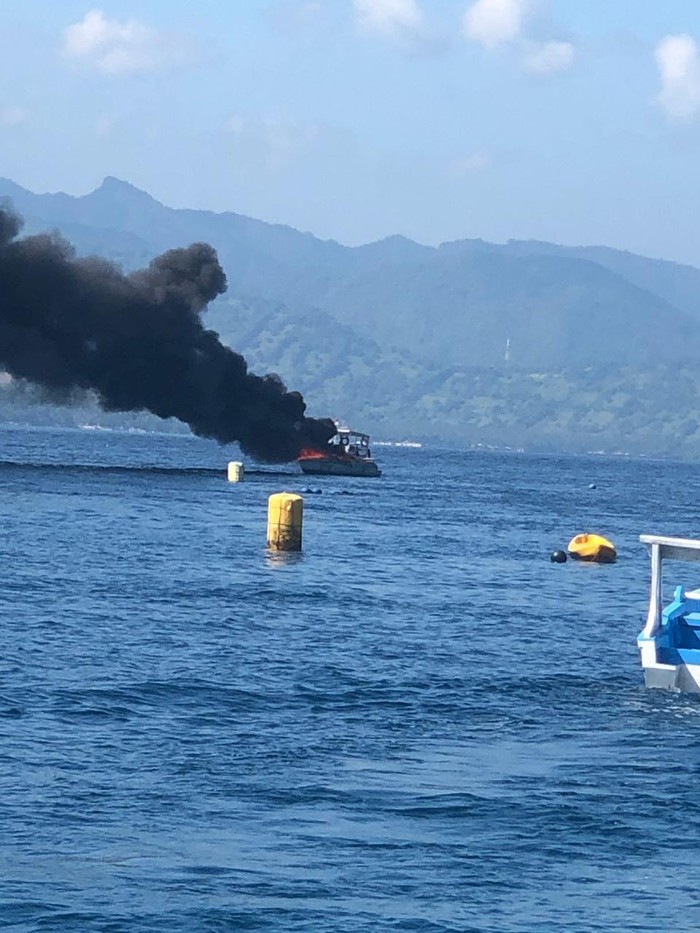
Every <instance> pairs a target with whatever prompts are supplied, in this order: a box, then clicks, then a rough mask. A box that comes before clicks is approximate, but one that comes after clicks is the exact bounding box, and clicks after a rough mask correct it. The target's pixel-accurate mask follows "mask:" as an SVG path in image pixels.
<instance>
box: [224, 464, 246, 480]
mask: <svg viewBox="0 0 700 933" xmlns="http://www.w3.org/2000/svg"><path fill="white" fill-rule="evenodd" d="M227 475H228V481H229V483H240V482H242V481H243V477H244V476H245V467H244V466H243V464H242V463H240V462H239V461H238V460H232V461H231V462H230V463H229V465H228V474H227Z"/></svg>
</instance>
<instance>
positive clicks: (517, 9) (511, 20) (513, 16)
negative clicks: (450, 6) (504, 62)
mask: <svg viewBox="0 0 700 933" xmlns="http://www.w3.org/2000/svg"><path fill="white" fill-rule="evenodd" d="M530 6H531V3H530V0H476V2H475V3H473V4H472V5H471V6H470V7H469V9H468V10H467V12H466V13H465V14H464V19H463V21H462V30H463V32H464V35H465V36H466V38H467V39H473V40H474V41H475V42H481V44H482V45H485V46H486V48H487V49H493V48H495V47H496V46H497V45H501V44H502V43H504V42H514V41H515V40H516V39H517V38H518V37H519V36H520V33H521V30H522V28H523V22H524V20H525V17H526V16H527V14H528V13H529V8H530Z"/></svg>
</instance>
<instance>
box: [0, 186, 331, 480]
mask: <svg viewBox="0 0 700 933" xmlns="http://www.w3.org/2000/svg"><path fill="white" fill-rule="evenodd" d="M21 227H22V221H21V219H20V218H19V217H18V216H17V214H16V213H14V211H13V210H12V209H11V208H10V207H8V206H6V205H5V206H2V207H0V368H4V369H5V370H6V371H7V372H9V373H10V375H12V376H14V377H16V378H18V379H22V380H27V381H28V382H31V383H34V384H36V385H39V386H41V387H42V390H43V392H44V394H45V395H47V396H48V398H49V399H51V400H53V401H55V402H62V403H65V402H66V401H68V400H69V399H70V398H71V397H74V396H75V394H76V393H80V392H81V391H92V392H94V393H95V395H96V396H97V399H98V401H99V403H100V405H101V407H102V408H103V409H104V410H105V411H150V412H153V414H155V415H157V416H158V417H159V418H177V419H178V420H180V421H182V422H184V423H185V424H187V425H189V427H190V429H191V430H192V431H193V432H194V433H195V434H198V435H199V436H201V437H209V438H214V439H215V440H217V441H219V442H220V443H222V444H228V443H231V442H233V441H237V442H238V443H239V444H240V446H241V449H242V450H243V451H244V452H245V453H248V454H250V455H251V456H253V457H255V458H256V459H258V460H263V461H267V462H285V461H288V460H294V459H295V458H296V457H297V455H298V454H299V452H300V450H301V449H302V448H304V447H318V446H323V445H325V443H326V441H327V440H328V439H329V438H330V437H331V436H332V435H333V433H334V431H335V427H334V425H333V422H332V421H330V420H327V419H321V420H317V419H313V418H307V417H306V416H305V414H304V412H305V410H306V404H305V402H304V400H303V398H302V397H301V395H300V394H299V393H298V392H288V391H287V390H286V388H285V386H284V385H283V383H282V382H281V380H280V379H279V377H278V376H274V375H270V376H256V375H253V374H252V373H249V372H248V367H247V365H246V362H245V360H244V359H243V357H242V356H240V355H239V354H238V353H234V352H233V350H231V349H230V348H228V347H225V346H224V345H223V344H222V343H221V341H220V340H219V337H218V335H217V334H216V333H214V331H211V330H207V329H206V328H205V327H204V326H203V324H202V321H201V319H200V313H201V312H202V311H203V309H204V308H205V307H206V305H207V303H208V302H210V301H211V300H212V299H213V298H216V296H217V295H220V294H222V293H223V292H224V291H225V290H226V276H225V274H224V271H223V269H222V268H221V266H220V265H219V261H218V258H217V255H216V252H215V250H214V249H213V248H212V247H211V246H209V245H208V244H206V243H195V244H193V245H192V246H189V247H188V248H187V249H173V250H169V251H168V252H166V253H164V254H163V255H162V256H158V257H157V258H156V259H154V260H153V261H152V262H151V264H150V265H149V266H148V268H147V269H142V270H140V271H138V272H134V273H131V274H125V273H124V272H123V271H122V270H121V269H119V268H118V267H117V266H115V265H113V264H112V263H110V262H107V261H106V260H102V259H97V258H94V257H90V258H87V259H82V258H77V257H76V255H75V252H74V250H73V248H72V247H71V246H70V245H69V244H68V243H66V241H65V240H63V239H62V238H61V237H60V236H58V235H57V234H41V235H39V236H30V237H23V238H19V233H20V230H21Z"/></svg>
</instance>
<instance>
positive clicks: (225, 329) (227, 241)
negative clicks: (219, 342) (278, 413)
mask: <svg viewBox="0 0 700 933" xmlns="http://www.w3.org/2000/svg"><path fill="white" fill-rule="evenodd" d="M0 197H2V198H6V199H9V200H10V201H11V202H12V204H14V206H15V207H16V209H17V210H18V211H19V213H21V214H22V215H23V217H24V218H25V230H24V232H25V233H27V234H32V233H36V232H40V231H44V230H47V229H56V230H58V231H59V232H60V233H61V234H63V235H64V236H65V237H66V238H67V239H68V240H69V241H70V242H71V243H72V244H73V245H74V246H75V248H76V250H77V251H78V253H80V254H90V253H96V254H98V255H101V256H104V257H106V258H109V259H111V260H113V261H115V262H117V263H119V264H120V265H122V266H124V267H125V268H126V269H134V268H138V267H141V266H143V265H145V264H147V263H148V262H149V261H150V259H152V258H153V257H154V256H155V255H157V254H159V253H161V252H163V251H164V250H166V249H169V248H172V247H176V246H186V245H188V244H189V243H191V242H194V241H200V240H202V241H206V242H209V243H211V244H212V245H213V246H214V247H215V248H216V249H217V251H218V253H219V257H220V260H221V262H222V265H223V266H224V269H225V270H226V273H227V276H228V280H229V291H228V293H227V295H225V296H224V297H223V298H222V299H220V300H219V301H217V302H216V303H215V304H214V305H213V306H212V307H211V309H210V310H209V311H208V312H207V315H208V318H207V320H208V321H209V322H210V325H211V326H213V327H214V328H215V329H217V330H218V331H219V332H220V333H221V334H222V336H223V337H224V338H226V339H227V340H228V341H229V342H230V343H231V344H232V345H233V346H234V347H235V349H237V350H239V351H240V352H242V353H243V354H244V355H245V356H246V357H247V358H248V359H249V360H250V361H251V365H252V367H253V368H256V369H265V370H267V369H271V370H275V371H278V372H279V373H280V374H281V375H282V377H283V378H284V379H285V381H286V382H288V384H289V385H291V386H292V387H294V388H299V389H300V390H301V391H303V392H304V394H305V396H306V397H307V400H308V401H309V403H310V404H311V405H313V408H314V413H317V414H324V413H328V411H329V409H330V413H331V414H338V415H341V416H343V417H350V416H352V417H355V418H358V419H362V420H363V423H366V424H367V425H368V426H369V427H370V429H372V428H373V427H380V428H386V429H387V430H390V429H392V428H393V426H395V427H396V430H400V431H401V433H402V434H403V435H405V436H409V435H410V426H411V424H412V423H414V422H415V423H417V422H418V420H420V421H421V424H422V426H423V428H422V429H423V430H424V431H425V430H426V429H427V428H428V427H429V426H430V424H433V423H434V427H435V435H436V436H440V434H441V432H443V433H445V436H450V437H454V436H456V435H458V434H459V432H460V425H466V424H467V422H469V419H468V418H466V416H465V413H464V410H463V402H464V398H463V397H460V395H459V393H462V394H464V393H465V392H467V391H468V392H469V393H474V392H475V393H476V395H474V398H475V399H477V400H478V399H480V398H482V397H483V398H496V397H497V398H498V399H500V401H498V402H497V403H496V402H494V405H496V406H497V407H498V406H501V405H503V404H508V405H516V400H515V396H512V392H516V393H523V392H524V393H527V392H530V391H531V390H532V391H534V386H535V383H533V382H532V380H529V381H528V379H529V377H528V378H525V377H527V373H530V372H534V373H550V374H551V373H563V372H566V373H568V374H569V375H568V376H566V377H565V379H566V380H567V385H569V387H570V394H571V393H572V392H574V391H575V390H574V389H573V388H572V387H573V386H576V385H578V384H579V380H580V384H581V386H582V387H585V386H586V379H587V378H588V377H586V376H585V375H583V374H584V373H585V372H586V371H587V370H591V367H593V368H594V370H595V372H596V373H598V376H597V377H596V378H599V377H600V372H601V367H602V368H603V370H604V371H605V373H606V374H607V375H611V378H612V380H613V381H612V382H610V381H609V380H607V375H606V381H605V384H606V386H608V389H607V390H606V391H607V392H608V394H609V393H610V392H612V393H613V394H615V393H614V378H615V377H614V373H615V372H618V371H620V369H621V368H622V367H624V368H625V373H626V376H625V379H626V385H627V387H628V388H627V389H625V392H627V393H628V394H630V392H631V396H630V397H631V399H632V401H633V399H634V390H630V392H628V389H629V386H630V385H634V384H636V377H635V376H634V371H635V367H636V368H638V370H639V372H640V373H643V372H644V370H645V369H648V368H649V367H658V366H661V367H664V366H666V367H674V366H681V367H683V368H684V372H688V369H689V367H692V366H693V365H694V362H695V360H696V359H697V358H698V357H699V356H700V270H697V269H695V268H693V267H690V266H683V265H679V264H676V263H673V262H669V261H667V260H659V259H648V258H645V257H642V256H637V255H635V254H632V253H628V252H624V251H621V250H615V249H611V248H609V247H605V246H595V247H593V246H589V247H566V246H559V245H556V244H552V243H542V242H538V241H517V240H510V241H508V242H507V243H504V244H492V243H488V242H485V241H483V240H460V241H453V242H448V243H443V244H441V245H440V246H438V247H432V246H426V245H423V244H420V243H416V242H414V241H412V240H409V239H407V238H405V237H402V236H399V235H395V236H390V237H387V238H386V239H384V240H380V241H377V242H374V243H368V244H365V245H363V246H358V247H346V246H343V245H341V244H340V243H337V242H335V241H333V240H321V239H318V238H317V237H315V236H313V235H312V234H310V233H303V232H300V231H298V230H295V229H294V228H292V227H288V226H284V225H276V224H269V223H266V222H264V221H260V220H255V219H253V218H250V217H245V216H243V215H240V214H236V213H233V212H225V213H214V212H211V211H203V210H190V209H173V208H169V207H167V206H165V205H163V204H161V203H160V202H158V201H157V200H156V199H154V198H152V197H151V196H150V195H149V194H147V193H146V192H143V191H141V190H139V189H138V188H135V187H134V186H133V185H130V184H128V183H127V182H124V181H120V180H119V179H116V178H111V177H108V178H106V179H105V180H104V181H103V183H102V184H101V185H100V186H99V187H98V188H97V189H96V190H95V191H93V192H91V193H89V194H87V195H84V196H82V197H73V196H70V195H67V194H64V193H55V194H34V193H32V192H30V191H27V190H26V189H24V188H22V187H20V186H19V185H17V184H15V183H14V182H12V181H10V180H7V179H0ZM280 335H284V336H283V337H281V336H280ZM478 372H482V373H483V375H482V376H480V377H478V379H477V377H476V376H475V375H474V374H476V373H478ZM517 373H523V374H524V378H523V379H522V380H521V379H520V378H514V377H515V375H516V374H517ZM576 374H580V375H576ZM472 377H474V378H472ZM640 378H641V376H640ZM474 379H476V381H474ZM465 380H466V381H465ZM504 380H505V381H506V382H507V384H508V386H509V387H510V388H509V389H508V393H506V395H504V394H503V391H502V389H503V384H505V383H504ZM559 384H560V383H559V382H558V381H557V379H554V381H553V382H551V385H552V386H555V385H556V386H558V385H559ZM467 385H468V386H469V388H468V390H467V388H466V386H467ZM480 385H482V386H483V392H484V393H485V394H483V396H482V395H479V392H481V391H482V389H481V388H479V386H480ZM498 385H500V386H501V388H497V386H498ZM547 385H550V382H549V381H547ZM514 387H515V388H514ZM540 388H541V386H540ZM540 388H538V389H537V392H538V393H540V394H539V395H538V394H537V393H535V396H533V398H535V397H536V399H540V396H541V392H540ZM552 392H553V393H554V395H556V393H557V392H559V389H556V390H555V389H552ZM494 393H495V395H494ZM623 394H624V393H623ZM567 397H568V396H567ZM571 397H573V395H572V396H571ZM606 397H607V396H601V399H600V404H601V405H603V407H605V405H606V404H607V403H606V402H605V398H606ZM616 397H621V396H619V393H618V396H616ZM506 398H507V399H509V400H510V401H504V399H506ZM409 400H410V401H409ZM540 401H541V399H540ZM540 401H537V404H540ZM691 403H692V404H691ZM475 404H478V405H480V404H481V402H478V401H477V402H476V403H475ZM552 404H553V401H552V399H549V400H547V402H546V406H545V407H546V410H547V411H548V412H549V413H550V414H549V417H551V413H552V411H553V409H552ZM596 404H597V403H596ZM610 404H611V405H612V402H610ZM615 404H617V405H618V409H619V411H618V410H617V409H615V410H614V411H613V413H612V415H611V418H607V415H606V416H605V417H603V416H602V415H601V419H599V420H600V425H602V427H600V425H599V427H595V426H594V428H595V429H593V428H592V429H591V430H592V431H593V434H595V433H596V431H598V430H599V429H600V430H603V429H604V430H606V431H607V430H608V429H609V430H610V432H611V437H612V436H613V435H614V434H615V432H616V431H618V427H619V424H620V422H619V421H618V420H617V419H619V418H620V417H622V415H621V414H620V413H621V412H622V411H623V409H624V406H625V404H626V403H624V404H623V403H622V402H619V403H615ZM664 404H665V405H666V406H668V405H669V404H670V402H669V399H668V398H666V400H665V402H664ZM679 404H680V403H679ZM685 404H686V408H688V410H687V411H685V413H684V419H685V420H684V422H683V423H684V424H686V426H687V424H690V423H692V419H693V418H694V417H695V409H694V408H692V405H695V404H696V402H695V396H694V395H693V396H692V399H690V400H688V399H687V400H686V402H685ZM318 405H322V406H324V408H325V409H326V410H325V411H319V410H318ZM644 405H646V406H652V407H653V397H652V396H651V395H649V393H648V392H645V395H644ZM421 406H422V407H421ZM688 406H691V407H688ZM516 407H517V405H516ZM418 411H421V412H423V415H421V418H420V419H419V418H418V416H417V414H416V413H417V412H418ZM490 411H491V412H492V414H489V412H490ZM493 411H496V408H493V406H492V407H491V408H489V406H487V412H486V414H485V415H482V416H480V418H479V419H477V420H476V421H475V422H474V424H472V426H471V427H470V428H469V431H472V434H471V435H470V436H469V437H466V438H465V440H468V441H469V442H471V441H472V440H473V439H474V437H475V436H476V435H474V431H477V432H478V430H483V431H484V432H485V433H487V434H488V435H489V438H490V441H493V439H494V437H495V436H497V434H498V428H494V424H496V423H497V422H498V419H497V418H496V416H495V415H494V414H493ZM450 412H452V413H453V414H450ZM456 412H461V413H462V414H461V415H460V416H459V417H457V416H456V415H455V414H454V413H456ZM656 414H658V412H657V413H656ZM656 414H655V415H654V417H656ZM412 416H413V421H412ZM635 417H636V416H635ZM543 418H544V415H543ZM489 419H490V420H489ZM498 423H500V422H498ZM537 423H538V422H537V419H535V421H534V423H533V427H532V430H533V432H534V433H533V434H532V436H533V437H535V436H537V430H539V429H537V428H536V426H537ZM469 424H471V422H469ZM640 424H641V421H640V419H639V418H636V420H635V421H634V425H635V427H634V430H635V431H638V430H640ZM541 427H542V431H544V423H543V426H541ZM465 430H467V429H466V428H465ZM503 430H504V431H505V432H506V433H507V432H511V434H512V432H513V430H514V425H513V424H512V423H510V422H507V421H506V422H503ZM575 430H576V428H575V426H574V425H573V424H568V422H567V423H564V422H562V424H561V425H560V429H559V431H560V433H559V435H558V436H560V438H561V443H562V447H563V448H564V449H565V448H566V445H567V443H569V441H571V438H570V437H568V435H569V434H570V433H571V432H573V431H575ZM494 432H495V434H494ZM540 433H542V432H540ZM544 433H545V434H547V436H548V437H549V434H551V432H549V431H544ZM618 433H619V432H618ZM555 435H556V432H555ZM567 438H568V439H567ZM550 439H551V438H550ZM504 440H507V438H506V437H505V435H504ZM554 442H556V436H555V440H554ZM577 443H578V442H577Z"/></svg>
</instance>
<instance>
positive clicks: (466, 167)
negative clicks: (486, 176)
mask: <svg viewBox="0 0 700 933" xmlns="http://www.w3.org/2000/svg"><path fill="white" fill-rule="evenodd" d="M490 164H491V159H490V158H489V155H488V153H486V152H483V151H481V150H480V151H478V152H473V153H472V154H471V155H468V156H465V157H464V158H463V159H456V160H455V161H454V162H453V163H452V165H451V166H450V171H451V173H452V174H453V175H456V176H457V177H459V178H463V177H464V176H465V175H474V174H476V173H477V172H482V171H483V170H484V169H485V168H488V166H489V165H490Z"/></svg>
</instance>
